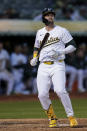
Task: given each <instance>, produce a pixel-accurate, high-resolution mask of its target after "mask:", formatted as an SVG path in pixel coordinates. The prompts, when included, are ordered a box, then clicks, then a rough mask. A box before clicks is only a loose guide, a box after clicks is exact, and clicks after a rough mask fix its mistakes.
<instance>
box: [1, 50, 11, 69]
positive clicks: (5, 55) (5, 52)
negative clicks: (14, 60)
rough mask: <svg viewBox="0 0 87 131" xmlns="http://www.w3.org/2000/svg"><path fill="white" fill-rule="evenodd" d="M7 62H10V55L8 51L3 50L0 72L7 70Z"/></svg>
mask: <svg viewBox="0 0 87 131" xmlns="http://www.w3.org/2000/svg"><path fill="white" fill-rule="evenodd" d="M6 60H9V54H8V52H7V51H6V50H4V49H2V50H1V51H0V70H3V69H5V68H6Z"/></svg>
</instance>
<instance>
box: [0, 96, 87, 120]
mask: <svg viewBox="0 0 87 131" xmlns="http://www.w3.org/2000/svg"><path fill="white" fill-rule="evenodd" d="M52 103H53V107H54V110H55V113H56V115H57V117H58V118H66V114H65V111H64V108H63V106H62V104H61V102H60V101H59V100H53V101H52ZM72 105H73V108H74V112H75V116H76V117H78V118H87V99H85V98H83V99H82V98H80V99H79V98H77V99H75V98H74V99H72ZM11 118H12V119H17V118H21V119H22V118H46V115H45V113H44V111H43V109H42V107H41V105H40V103H39V101H17V102H14V101H13V102H0V119H11Z"/></svg>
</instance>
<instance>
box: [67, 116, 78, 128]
mask: <svg viewBox="0 0 87 131" xmlns="http://www.w3.org/2000/svg"><path fill="white" fill-rule="evenodd" d="M69 121H70V127H77V126H78V122H77V120H76V118H75V117H73V116H70V117H69Z"/></svg>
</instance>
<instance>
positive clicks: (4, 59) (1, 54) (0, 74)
mask: <svg viewBox="0 0 87 131" xmlns="http://www.w3.org/2000/svg"><path fill="white" fill-rule="evenodd" d="M9 61H10V56H9V54H8V52H7V51H6V50H5V49H4V48H3V42H2V41H0V80H4V81H6V82H7V89H6V95H10V94H11V93H12V90H13V87H14V77H13V74H12V73H11V72H10V71H8V70H7V68H6V67H7V65H8V63H9Z"/></svg>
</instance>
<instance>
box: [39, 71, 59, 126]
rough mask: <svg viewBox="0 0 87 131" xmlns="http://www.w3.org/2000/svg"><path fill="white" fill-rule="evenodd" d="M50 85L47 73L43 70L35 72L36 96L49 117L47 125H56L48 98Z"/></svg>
mask: <svg viewBox="0 0 87 131" xmlns="http://www.w3.org/2000/svg"><path fill="white" fill-rule="evenodd" d="M50 86H51V80H50V77H49V74H48V73H47V72H43V71H41V70H39V71H38V74H37V89H38V97H39V100H40V102H41V105H42V107H43V109H44V110H45V113H46V114H47V116H48V119H49V127H54V126H56V122H57V121H56V115H55V114H54V111H53V107H52V104H51V100H50V98H49V89H50Z"/></svg>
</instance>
